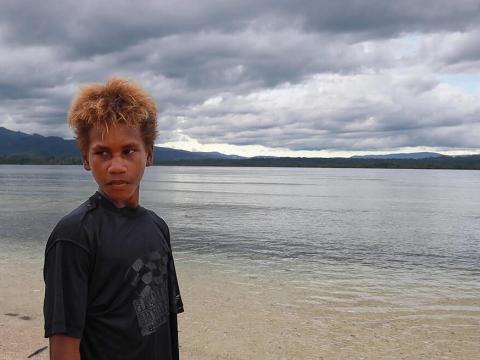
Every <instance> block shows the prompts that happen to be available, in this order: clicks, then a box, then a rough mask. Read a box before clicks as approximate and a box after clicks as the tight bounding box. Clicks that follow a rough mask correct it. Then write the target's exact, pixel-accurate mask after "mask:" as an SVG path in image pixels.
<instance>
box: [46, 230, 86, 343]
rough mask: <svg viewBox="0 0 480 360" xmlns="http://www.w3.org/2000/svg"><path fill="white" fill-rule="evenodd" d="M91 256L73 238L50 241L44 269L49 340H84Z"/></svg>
mask: <svg viewBox="0 0 480 360" xmlns="http://www.w3.org/2000/svg"><path fill="white" fill-rule="evenodd" d="M89 268H90V256H89V251H88V249H87V248H85V247H83V246H82V245H80V244H78V243H76V242H74V241H72V240H69V239H55V240H54V241H52V242H49V246H48V247H47V249H46V252H45V264H44V269H43V272H44V273H43V275H44V281H45V300H44V305H43V312H44V317H45V337H50V336H52V335H56V334H63V335H67V336H71V337H75V338H78V339H80V338H81V337H82V333H83V329H84V326H85V316H86V309H87V296H88V281H89Z"/></svg>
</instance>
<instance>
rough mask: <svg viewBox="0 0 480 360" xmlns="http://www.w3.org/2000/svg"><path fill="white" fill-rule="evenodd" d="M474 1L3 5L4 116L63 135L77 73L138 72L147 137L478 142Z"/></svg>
mask: <svg viewBox="0 0 480 360" xmlns="http://www.w3.org/2000/svg"><path fill="white" fill-rule="evenodd" d="M479 38H480V0H455V1H452V0H425V1H422V0H403V1H398V0H364V1H362V0H343V1H342V0H336V1H327V0H312V1H303V0H295V1H293V0H290V1H285V0H266V1H262V0H255V1H250V0H238V1H237V0H229V1H221V0H202V1H198V0H175V1H161V0H151V1H133V0H132V1H113V0H111V1H108V2H107V1H103V2H102V1H98V0H97V1H90V0H88V1H85V0H84V1H50V0H43V1H18V0H11V1H10V0H0V55H1V56H0V69H1V70H0V126H4V127H7V128H9V129H12V130H18V131H23V132H27V133H39V134H42V135H58V136H62V137H65V138H72V137H73V134H72V132H71V130H70V129H69V128H68V127H67V125H66V114H67V111H68V106H69V103H70V101H71V99H72V97H73V96H74V94H75V92H76V91H77V90H78V86H79V85H80V84H82V83H86V82H99V81H105V80H106V79H108V78H109V77H111V76H113V75H117V76H124V77H127V78H129V79H133V80H136V81H138V82H139V83H140V84H141V85H143V86H144V87H145V88H146V89H147V90H148V91H150V92H151V93H152V94H153V95H154V97H155V98H156V100H157V102H158V106H159V109H160V114H159V132H160V136H159V138H158V141H157V145H163V146H169V147H176V148H181V149H186V150H195V151H221V152H225V153H229V154H239V155H246V156H253V155H286V156H350V155H358V154H368V153H391V152H405V151H409V152H410V151H425V150H431V151H439V152H443V153H445V154H463V153H480V73H479V70H480V41H479Z"/></svg>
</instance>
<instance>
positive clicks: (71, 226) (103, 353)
mask: <svg viewBox="0 0 480 360" xmlns="http://www.w3.org/2000/svg"><path fill="white" fill-rule="evenodd" d="M156 116H157V114H156V106H155V102H154V100H153V99H152V98H151V97H150V96H149V95H148V94H147V93H146V92H145V91H144V90H143V89H142V88H140V87H138V86H137V85H135V84H133V83H130V82H128V81H126V80H122V79H118V78H114V79H111V80H110V81H108V82H107V83H106V84H92V85H89V86H87V87H84V88H82V89H81V90H80V93H79V94H78V96H77V97H76V99H74V101H73V103H72V105H71V108H70V113H69V116H68V117H69V124H70V126H71V127H72V128H73V129H74V131H75V134H76V138H77V141H78V144H79V147H80V151H81V155H82V159H83V166H84V168H85V170H87V171H91V172H92V175H93V177H94V178H95V181H96V182H97V184H98V191H97V192H96V193H95V194H94V195H93V196H91V197H90V198H89V199H88V200H87V201H86V202H84V203H83V204H82V205H80V206H79V207H78V208H77V209H75V210H74V211H73V212H71V213H70V214H68V215H66V216H65V217H64V218H63V219H62V220H60V222H59V223H58V224H57V226H56V227H55V229H54V230H53V232H52V234H51V235H50V238H49V239H48V242H47V245H46V249H45V266H44V280H45V301H44V316H45V337H48V338H49V342H50V358H51V359H53V360H59V359H60V360H70V359H82V360H90V359H95V360H101V359H108V360H114V359H138V360H149V359H152V360H153V359H155V360H160V359H162V360H163V359H169V360H170V359H178V333H177V313H180V312H183V304H182V299H181V297H180V292H179V288H178V283H177V278H176V273H175V266H174V262H173V257H172V251H171V247H170V235H169V231H168V227H167V225H166V223H165V222H164V221H163V220H162V219H161V218H160V217H158V216H157V215H156V214H155V213H154V212H153V211H150V210H147V209H145V208H143V207H141V206H139V188H140V181H141V179H142V175H143V172H144V170H145V166H151V165H152V163H153V145H154V141H155V137H156V125H157V122H156Z"/></svg>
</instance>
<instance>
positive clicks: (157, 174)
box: [0, 165, 480, 311]
mask: <svg viewBox="0 0 480 360" xmlns="http://www.w3.org/2000/svg"><path fill="white" fill-rule="evenodd" d="M478 189H480V172H478V171H444V170H385V169H310V168H308V169H305V168H237V167H235V168H232V167H230V168H227V167H167V166H164V167H151V168H148V169H147V171H146V173H145V176H144V179H143V183H142V188H141V205H142V206H144V207H147V208H149V209H152V210H154V211H156V212H157V213H158V214H159V215H160V216H162V217H163V218H164V219H165V220H166V222H167V223H168V224H169V226H170V230H171V234H172V244H173V249H174V254H175V257H176V258H178V259H179V260H178V261H190V262H195V263H198V264H205V265H208V266H210V267H215V268H218V269H219V271H222V272H231V273H238V274H239V275H241V276H247V277H252V276H253V277H255V276H256V275H259V274H262V276H267V277H269V276H270V277H272V278H278V277H281V278H282V279H285V280H286V281H293V282H296V283H300V284H301V285H302V286H304V287H307V288H311V289H312V290H314V289H315V288H316V287H319V286H322V285H325V284H326V283H329V284H337V285H342V292H343V293H348V294H350V295H351V296H357V297H359V298H361V299H363V300H365V299H367V300H375V301H379V300H380V301H382V302H385V303H388V304H389V305H388V306H392V304H396V305H395V306H396V307H397V308H402V307H405V306H417V305H418V306H421V304H422V299H425V298H427V299H432V298H437V297H439V296H440V297H441V296H445V297H449V296H455V298H457V299H459V298H460V299H461V298H465V299H472V298H478V297H479V295H480V280H479V279H480V191H479V190H478ZM95 190H96V185H95V183H94V182H93V180H92V178H91V175H90V173H88V172H86V171H84V170H83V168H82V167H80V166H25V165H22V166H14V165H2V166H0V204H1V207H0V234H1V235H0V236H1V237H0V253H1V255H0V271H1V270H2V269H1V266H4V267H5V266H7V264H11V263H12V261H13V262H15V261H21V260H20V259H22V258H26V259H37V260H38V259H41V258H42V256H43V247H44V244H45V242H46V240H47V238H48V236H49V233H50V231H51V230H52V228H53V226H54V225H55V224H56V222H57V221H58V220H59V219H60V218H61V217H62V216H63V215H64V214H66V213H68V212H69V211H71V210H72V209H74V208H75V207H76V206H78V205H79V204H80V203H82V202H83V201H84V200H85V199H86V198H87V197H88V196H90V195H91V194H92V193H93V192H95ZM38 261H39V260H38ZM38 261H36V262H35V261H34V262H33V263H34V264H38ZM31 271H33V269H32V270H31ZM323 295H324V294H323ZM323 295H322V294H317V295H315V296H312V297H311V298H309V299H308V301H309V302H311V303H313V305H315V303H316V301H318V304H321V303H322V301H324V300H325V297H324V296H323ZM328 296H331V295H328ZM470 303H471V302H468V301H467V302H466V304H467V305H465V306H466V307H467V308H469V309H470V310H472V306H471V305H469V304H470ZM451 305H452V304H449V303H447V304H445V305H444V308H443V310H449V309H451ZM428 306H430V305H428ZM438 306H441V305H438ZM455 306H457V305H455ZM457 307H458V306H457ZM347 308H348V310H349V311H370V310H371V306H367V307H362V306H354V305H352V306H351V307H347ZM463 310H465V309H463ZM473 310H475V311H477V310H479V309H478V308H477V307H474V309H473Z"/></svg>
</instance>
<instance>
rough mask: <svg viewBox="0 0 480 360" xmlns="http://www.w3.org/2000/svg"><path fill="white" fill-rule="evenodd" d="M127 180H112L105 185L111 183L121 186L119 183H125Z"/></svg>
mask: <svg viewBox="0 0 480 360" xmlns="http://www.w3.org/2000/svg"><path fill="white" fill-rule="evenodd" d="M127 184H128V182H126V181H125V180H112V181H110V182H108V183H107V185H112V186H121V185H127Z"/></svg>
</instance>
